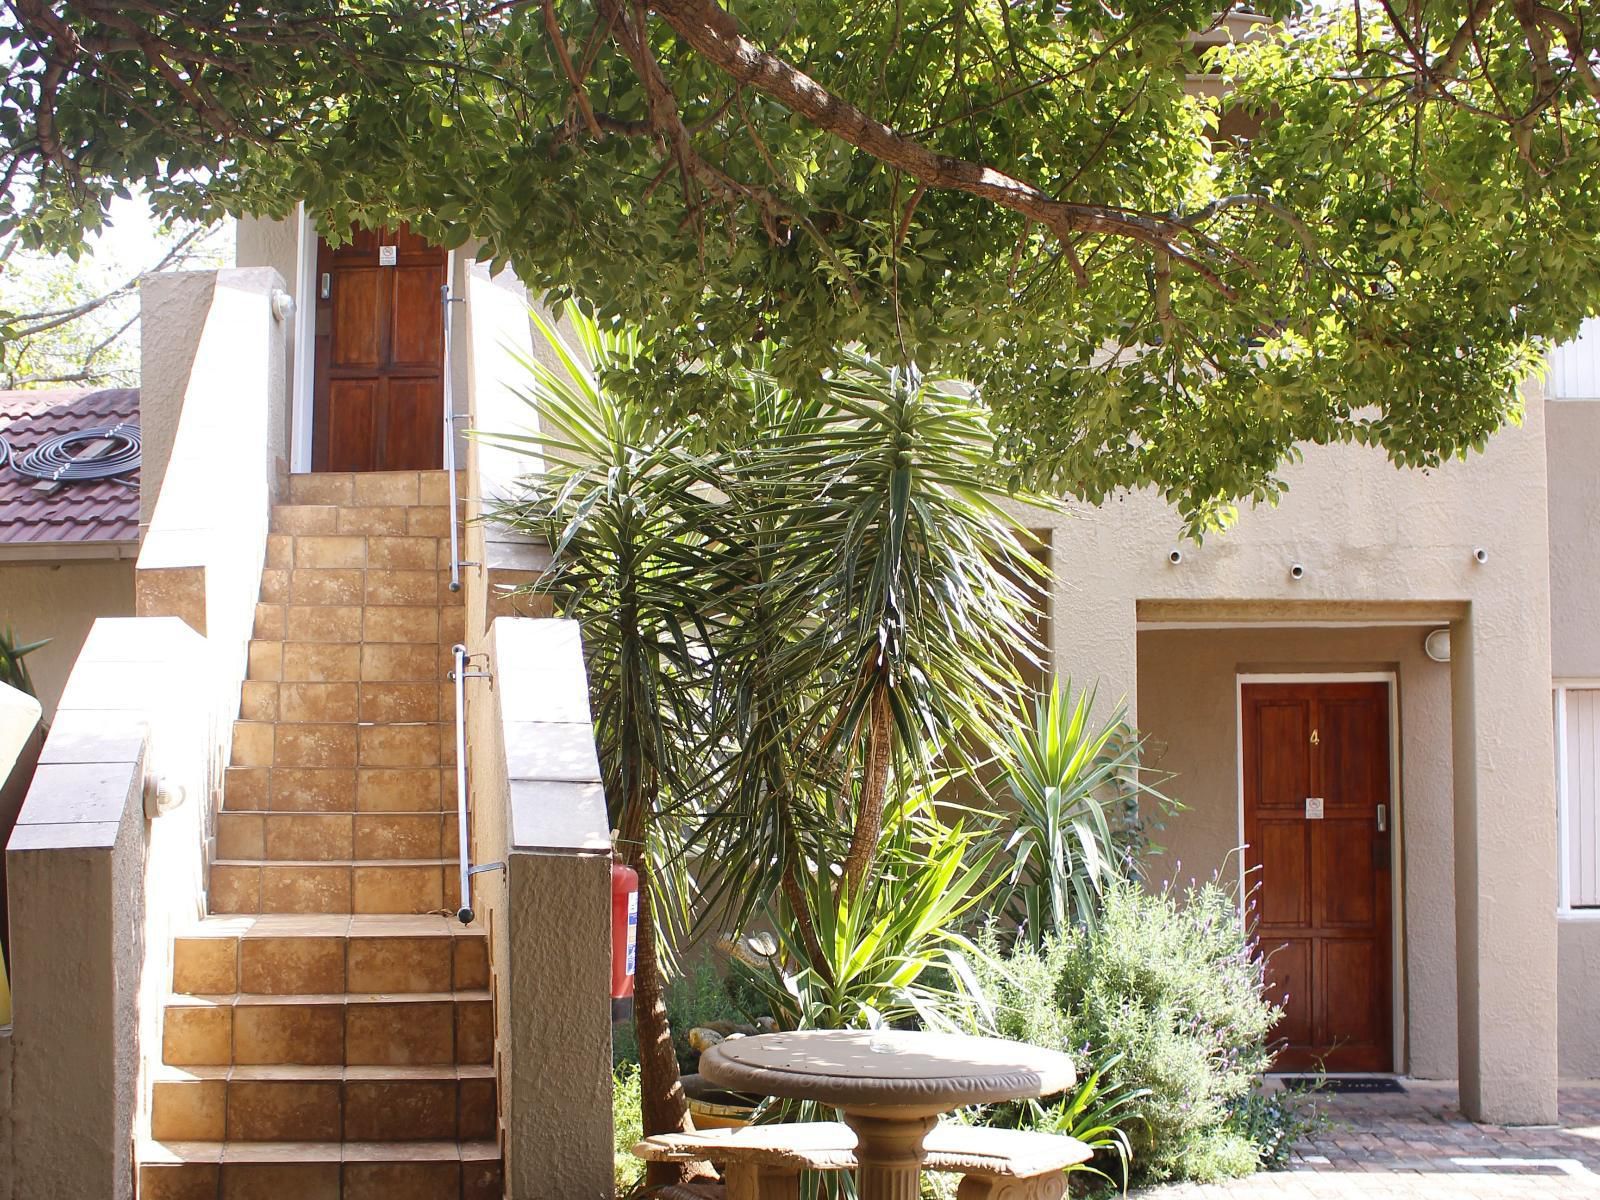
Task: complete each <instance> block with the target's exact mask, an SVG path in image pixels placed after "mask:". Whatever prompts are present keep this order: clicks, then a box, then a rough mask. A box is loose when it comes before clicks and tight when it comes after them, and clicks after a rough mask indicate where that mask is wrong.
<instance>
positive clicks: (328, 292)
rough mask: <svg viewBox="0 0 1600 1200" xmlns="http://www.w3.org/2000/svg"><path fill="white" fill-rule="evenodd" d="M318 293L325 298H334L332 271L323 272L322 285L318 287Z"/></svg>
mask: <svg viewBox="0 0 1600 1200" xmlns="http://www.w3.org/2000/svg"><path fill="white" fill-rule="evenodd" d="M317 294H318V295H319V296H321V297H322V298H323V299H324V300H329V299H332V297H333V274H332V273H331V272H329V271H324V272H323V273H322V284H321V286H320V287H318V289H317Z"/></svg>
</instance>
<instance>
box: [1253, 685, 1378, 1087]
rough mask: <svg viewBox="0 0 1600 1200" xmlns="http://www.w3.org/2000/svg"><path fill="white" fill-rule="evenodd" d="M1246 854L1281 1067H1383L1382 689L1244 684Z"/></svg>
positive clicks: (1371, 687)
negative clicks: (1277, 1017)
mask: <svg viewBox="0 0 1600 1200" xmlns="http://www.w3.org/2000/svg"><path fill="white" fill-rule="evenodd" d="M1241 698H1242V708H1243V712H1242V717H1243V735H1244V736H1243V767H1244V833H1245V842H1246V850H1245V862H1246V866H1247V867H1248V869H1249V872H1250V873H1249V876H1248V878H1249V880H1250V881H1251V883H1252V885H1253V886H1254V888H1255V891H1254V896H1253V898H1254V900H1255V902H1256V912H1255V915H1256V917H1257V919H1258V921H1259V933H1260V939H1261V952H1262V953H1263V954H1265V955H1267V956H1268V959H1267V981H1268V982H1267V994H1268V995H1269V996H1270V997H1271V998H1272V999H1273V1000H1274V1001H1276V1002H1277V1003H1279V1004H1281V1005H1283V1007H1284V1015H1283V1019H1282V1020H1281V1021H1280V1022H1279V1023H1278V1027H1277V1029H1276V1030H1275V1031H1274V1036H1275V1037H1276V1038H1278V1039H1280V1040H1281V1043H1282V1049H1281V1050H1280V1052H1279V1054H1278V1057H1277V1060H1276V1063H1275V1066H1276V1067H1277V1069H1279V1070H1301V1069H1317V1068H1319V1067H1326V1068H1327V1069H1328V1070H1330V1071H1389V1070H1392V1069H1393V1067H1394V1048H1393V1009H1392V1003H1391V999H1392V993H1391V990H1390V989H1391V979H1392V974H1391V957H1392V955H1391V924H1390V909H1391V899H1390V896H1391V893H1390V879H1391V874H1390V872H1391V864H1390V832H1389V831H1390V829H1391V828H1392V825H1393V818H1394V814H1393V813H1392V812H1391V811H1390V808H1391V804H1392V797H1391V795H1390V778H1389V774H1390V767H1389V687H1388V684H1387V683H1304V684H1300V683H1293V684H1245V685H1244V686H1243V688H1242V689H1241Z"/></svg>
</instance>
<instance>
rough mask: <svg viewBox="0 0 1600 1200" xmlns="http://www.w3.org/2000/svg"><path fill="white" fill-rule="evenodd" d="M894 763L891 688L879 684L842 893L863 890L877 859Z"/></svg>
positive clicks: (845, 864) (871, 717)
mask: <svg viewBox="0 0 1600 1200" xmlns="http://www.w3.org/2000/svg"><path fill="white" fill-rule="evenodd" d="M893 763H894V711H893V710H892V709H891V708H890V707H889V687H888V685H887V684H886V683H884V682H882V681H881V680H880V681H879V683H878V685H877V688H876V690H875V691H874V692H873V694H872V707H871V711H870V715H869V716H868V718H867V756H866V761H865V762H864V763H863V764H862V768H861V806H860V808H859V809H858V810H857V812H856V824H855V829H854V831H853V832H852V833H851V835H850V852H849V854H848V855H846V857H845V860H844V876H843V878H841V879H840V881H839V888H840V891H841V892H843V891H844V890H845V889H847V888H848V889H849V891H850V892H851V893H854V892H856V891H857V890H858V889H859V888H860V887H861V881H862V880H863V879H865V878H866V877H867V871H868V870H869V869H870V868H871V866H872V860H873V859H874V858H875V857H877V853H878V838H879V837H880V836H881V835H882V833H883V798H884V795H885V794H886V793H887V792H888V790H889V769H890V767H891V766H892V765H893Z"/></svg>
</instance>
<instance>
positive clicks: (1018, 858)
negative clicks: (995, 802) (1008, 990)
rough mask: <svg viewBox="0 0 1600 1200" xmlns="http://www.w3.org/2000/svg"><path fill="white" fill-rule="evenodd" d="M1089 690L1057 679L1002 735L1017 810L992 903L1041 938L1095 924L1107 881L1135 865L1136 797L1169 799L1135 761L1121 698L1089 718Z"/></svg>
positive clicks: (1025, 932) (1136, 742)
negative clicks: (1029, 716) (1029, 718)
mask: <svg viewBox="0 0 1600 1200" xmlns="http://www.w3.org/2000/svg"><path fill="white" fill-rule="evenodd" d="M1094 702H1095V689H1093V688H1090V689H1088V690H1086V691H1080V692H1079V693H1078V694H1077V697H1076V698H1075V699H1074V698H1073V696H1072V682H1071V681H1070V680H1063V681H1061V682H1059V683H1058V684H1057V685H1055V686H1053V687H1052V688H1051V689H1050V691H1049V692H1048V693H1047V694H1046V695H1044V696H1042V697H1040V698H1039V700H1038V701H1037V703H1036V704H1035V705H1034V711H1033V722H1032V725H1031V727H1028V726H1024V727H1019V728H1016V729H1013V730H1011V731H1009V732H1008V733H1007V734H1006V737H1005V744H1004V750H1003V751H1002V753H1001V756H1000V757H1001V763H1002V769H1003V772H1004V777H1005V783H1006V785H1007V787H1008V788H1009V790H1010V793H1011V798H1012V800H1013V801H1014V802H1015V804H1016V814H1015V816H1014V817H1013V818H1012V827H1011V832H1010V834H1009V836H1008V837H1007V839H1006V843H1005V857H1006V858H1007V859H1009V864H1010V865H1009V869H1008V872H1007V878H1006V880H1005V883H1004V885H1003V887H1002V889H1001V892H1000V896H999V899H1000V903H999V905H998V906H997V908H998V911H1000V912H1003V913H1004V914H1005V916H1006V917H1007V919H1008V920H1010V921H1011V922H1013V923H1014V924H1015V925H1016V927H1017V930H1018V932H1019V934H1020V935H1021V936H1022V937H1024V938H1026V939H1027V940H1028V941H1029V942H1030V943H1031V944H1032V945H1033V946H1035V947H1038V946H1039V945H1040V944H1041V943H1042V942H1043V940H1044V938H1045V937H1046V936H1048V935H1049V934H1052V933H1057V932H1060V931H1062V930H1065V929H1067V928H1069V927H1070V926H1072V925H1079V924H1092V923H1093V921H1094V917H1095V913H1096V911H1097V909H1098V898H1099V895H1100V892H1101V890H1102V889H1103V888H1104V886H1105V885H1106V884H1107V883H1109V882H1111V881H1113V880H1115V879H1117V878H1119V877H1120V876H1122V875H1124V874H1126V873H1127V872H1129V871H1132V870H1134V869H1136V863H1137V859H1138V856H1137V855H1136V854H1135V853H1133V851H1134V849H1135V847H1134V845H1133V841H1134V839H1136V838H1137V837H1138V835H1139V832H1140V829H1141V828H1142V827H1141V825H1140V821H1139V806H1140V802H1141V801H1149V802H1152V803H1154V804H1156V805H1158V806H1170V805H1171V804H1172V801H1170V800H1169V799H1167V797H1165V796H1164V795H1162V794H1161V792H1160V791H1158V790H1157V788H1156V787H1155V785H1154V784H1153V783H1152V781H1151V779H1150V777H1149V772H1148V771H1147V770H1146V769H1145V768H1144V767H1143V765H1142V764H1141V754H1142V752H1143V748H1144V742H1143V740H1142V739H1141V738H1140V737H1139V736H1138V735H1137V734H1136V733H1134V731H1133V729H1132V727H1131V726H1130V725H1129V723H1128V719H1127V709H1126V707H1125V706H1118V708H1117V709H1116V710H1115V711H1114V712H1113V713H1112V714H1111V715H1110V717H1108V718H1106V719H1104V720H1102V721H1100V722H1098V723H1096V722H1095V721H1094V719H1093V713H1094Z"/></svg>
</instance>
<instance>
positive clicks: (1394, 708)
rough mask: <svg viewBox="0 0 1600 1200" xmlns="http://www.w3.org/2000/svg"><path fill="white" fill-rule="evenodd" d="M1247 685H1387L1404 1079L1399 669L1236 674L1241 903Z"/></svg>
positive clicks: (1395, 994) (1393, 915)
mask: <svg viewBox="0 0 1600 1200" xmlns="http://www.w3.org/2000/svg"><path fill="white" fill-rule="evenodd" d="M1248 683H1384V684H1387V685H1388V687H1389V838H1390V841H1391V843H1392V847H1393V849H1392V851H1391V853H1390V868H1389V888H1390V901H1389V924H1390V934H1389V955H1390V963H1389V992H1390V997H1389V999H1390V1005H1391V1008H1392V1014H1391V1020H1390V1029H1391V1031H1392V1032H1391V1037H1392V1038H1393V1040H1394V1045H1393V1051H1392V1053H1393V1057H1394V1065H1395V1072H1394V1073H1395V1074H1399V1075H1403V1074H1405V1072H1406V1070H1407V1069H1408V1066H1409V1064H1408V1063H1407V1061H1406V1032H1407V1025H1406V972H1405V920H1404V915H1405V907H1404V905H1405V887H1404V886H1403V884H1404V879H1405V835H1404V832H1403V830H1404V828H1405V825H1404V822H1403V821H1402V820H1401V814H1400V677H1399V673H1398V672H1396V671H1326V670H1311V671H1271V672H1235V673H1234V685H1233V729H1234V742H1235V748H1234V755H1235V757H1234V782H1235V788H1236V791H1237V793H1238V797H1237V799H1238V808H1237V812H1236V814H1235V815H1236V820H1237V821H1238V825H1237V830H1238V837H1237V838H1236V839H1235V844H1236V845H1238V846H1239V847H1240V850H1239V902H1240V904H1243V903H1244V899H1245V896H1246V895H1247V894H1248V890H1247V889H1248V884H1249V881H1248V880H1247V879H1246V878H1245V854H1244V845H1245V840H1244V688H1245V685H1246V684H1248Z"/></svg>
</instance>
